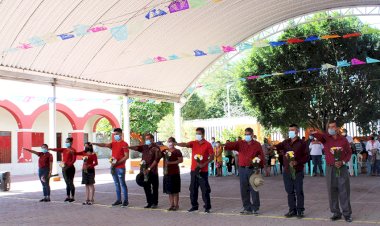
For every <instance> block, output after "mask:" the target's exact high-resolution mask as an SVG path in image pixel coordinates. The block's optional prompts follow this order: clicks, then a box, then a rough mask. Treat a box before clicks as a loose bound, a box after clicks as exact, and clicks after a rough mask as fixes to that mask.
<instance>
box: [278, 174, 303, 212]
mask: <svg viewBox="0 0 380 226" xmlns="http://www.w3.org/2000/svg"><path fill="white" fill-rule="evenodd" d="M282 175H283V178H284V184H285V191H286V193H288V206H289V211H305V208H304V200H305V197H304V194H303V177H304V173H303V172H297V173H296V179H295V180H293V179H292V176H291V175H290V173H287V172H284V173H283V174H282Z"/></svg>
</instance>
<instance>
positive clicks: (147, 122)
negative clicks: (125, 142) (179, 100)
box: [129, 101, 174, 134]
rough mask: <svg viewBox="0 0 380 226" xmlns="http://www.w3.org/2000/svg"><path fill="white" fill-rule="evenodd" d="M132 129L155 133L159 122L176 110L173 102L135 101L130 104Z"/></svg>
mask: <svg viewBox="0 0 380 226" xmlns="http://www.w3.org/2000/svg"><path fill="white" fill-rule="evenodd" d="M129 111H130V114H131V115H130V123H131V131H132V132H135V133H139V134H145V133H154V132H156V131H157V128H158V126H157V125H158V123H159V122H160V121H161V120H162V119H163V118H164V117H165V116H166V115H168V114H172V113H173V111H174V108H173V104H171V103H165V102H162V103H159V104H154V103H142V102H138V101H136V102H133V103H131V105H130V110H129Z"/></svg>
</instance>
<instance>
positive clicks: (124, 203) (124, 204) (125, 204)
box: [121, 201, 129, 208]
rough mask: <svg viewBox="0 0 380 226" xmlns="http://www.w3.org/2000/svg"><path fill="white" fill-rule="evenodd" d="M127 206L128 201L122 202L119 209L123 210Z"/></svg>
mask: <svg viewBox="0 0 380 226" xmlns="http://www.w3.org/2000/svg"><path fill="white" fill-rule="evenodd" d="M128 205H129V202H128V201H124V202H123V204H122V205H121V207H123V208H125V207H127V206H128Z"/></svg>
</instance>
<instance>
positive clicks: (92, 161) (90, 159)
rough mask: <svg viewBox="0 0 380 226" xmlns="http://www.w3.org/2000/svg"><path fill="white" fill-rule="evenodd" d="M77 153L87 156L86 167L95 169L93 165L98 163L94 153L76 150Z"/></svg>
mask: <svg viewBox="0 0 380 226" xmlns="http://www.w3.org/2000/svg"><path fill="white" fill-rule="evenodd" d="M77 155H82V156H87V161H86V164H87V167H88V169H95V166H97V165H98V156H97V155H96V154H95V153H92V154H89V155H87V153H86V152H84V151H81V152H77ZM84 164H85V162H84V161H83V165H84Z"/></svg>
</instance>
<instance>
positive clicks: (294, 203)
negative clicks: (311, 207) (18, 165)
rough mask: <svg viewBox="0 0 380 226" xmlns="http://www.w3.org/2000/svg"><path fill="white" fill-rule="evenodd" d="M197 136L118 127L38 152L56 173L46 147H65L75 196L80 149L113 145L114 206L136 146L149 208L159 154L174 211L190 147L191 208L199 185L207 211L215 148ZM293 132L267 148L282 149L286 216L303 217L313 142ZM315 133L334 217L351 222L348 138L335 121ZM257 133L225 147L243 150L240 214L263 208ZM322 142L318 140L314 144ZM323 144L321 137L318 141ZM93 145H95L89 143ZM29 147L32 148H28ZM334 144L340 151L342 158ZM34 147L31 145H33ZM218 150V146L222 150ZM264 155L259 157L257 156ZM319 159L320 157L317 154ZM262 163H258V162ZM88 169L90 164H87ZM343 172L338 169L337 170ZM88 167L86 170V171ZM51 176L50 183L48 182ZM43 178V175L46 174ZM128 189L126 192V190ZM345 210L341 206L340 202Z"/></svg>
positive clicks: (45, 170)
mask: <svg viewBox="0 0 380 226" xmlns="http://www.w3.org/2000/svg"><path fill="white" fill-rule="evenodd" d="M195 132H196V135H195V140H194V141H190V142H188V143H177V142H176V141H175V139H174V138H169V139H168V141H167V148H164V149H163V148H162V147H160V146H158V145H157V144H156V143H155V142H154V136H153V135H152V134H147V135H146V136H145V144H144V145H139V146H129V145H128V144H127V143H126V142H125V141H124V140H123V139H122V130H121V129H120V128H117V129H115V130H114V139H115V141H113V142H111V143H108V144H100V143H93V144H87V145H88V149H86V150H85V151H83V152H76V150H74V149H73V148H71V145H70V144H72V139H71V138H68V140H67V141H66V148H64V149H48V148H47V145H43V147H42V152H41V153H40V152H34V151H32V152H34V153H35V154H38V155H39V156H40V174H39V175H40V178H43V176H44V175H45V177H46V178H48V177H49V176H50V174H51V162H52V157H51V154H49V153H48V151H47V150H53V151H58V152H62V153H63V161H62V162H63V164H64V165H63V168H62V171H63V175H64V178H65V182H66V184H67V199H66V200H65V201H71V202H72V201H73V200H74V195H75V187H74V185H73V177H74V173H75V168H74V165H73V163H74V162H75V159H76V155H85V156H91V155H94V156H96V155H95V154H92V153H93V149H92V145H96V146H99V147H107V148H110V149H111V150H112V158H111V161H110V162H111V174H112V177H113V180H114V184H115V188H116V201H115V202H114V203H113V204H112V205H113V206H122V207H127V206H128V205H129V201H128V189H127V185H126V183H125V173H126V171H125V162H126V160H127V159H128V158H129V150H130V149H131V150H135V151H138V152H140V153H142V162H141V166H142V167H141V172H140V174H139V175H138V176H137V177H136V181H137V183H138V184H139V185H141V186H142V187H143V188H144V192H145V195H146V201H147V205H146V206H145V208H157V205H158V189H159V176H158V164H159V162H160V159H161V158H163V159H164V169H165V171H164V183H163V184H164V192H165V193H167V194H169V202H170V208H169V209H168V210H169V211H175V210H178V208H179V203H178V202H179V193H180V191H181V177H180V168H179V164H180V163H181V162H182V161H183V157H182V154H181V152H180V150H178V149H177V148H175V147H176V146H178V147H186V148H191V149H192V157H191V160H192V161H191V173H190V177H191V179H190V187H189V190H190V202H191V208H190V209H189V210H188V211H189V212H193V211H197V210H199V203H198V194H199V188H200V190H201V193H202V199H203V202H204V206H203V208H204V211H205V213H210V211H211V208H212V206H211V197H210V194H211V187H210V184H209V181H208V170H209V167H208V165H209V163H210V162H211V161H213V160H214V157H215V152H214V150H213V147H212V145H211V143H209V142H208V141H206V140H205V130H204V128H197V129H196V131H195ZM288 136H289V138H288V139H285V140H284V141H282V142H281V143H279V144H277V145H274V146H270V145H268V147H267V148H268V149H270V150H276V151H277V152H280V153H281V154H282V155H283V156H284V158H283V165H284V172H283V174H282V175H283V181H284V187H285V191H286V192H287V194H288V195H287V199H288V207H289V211H288V212H287V213H286V214H285V217H289V218H290V217H297V218H303V217H304V211H305V207H304V192H303V179H304V164H305V163H307V161H308V159H309V151H308V149H309V147H310V146H311V144H310V145H309V146H308V145H307V142H306V141H304V140H302V139H301V138H300V137H299V128H298V126H297V125H296V124H292V125H290V126H289V134H288ZM312 136H313V137H315V138H316V139H317V140H318V141H319V142H320V143H321V145H322V144H323V150H324V152H325V155H326V163H327V166H326V180H327V188H328V195H329V203H330V210H331V212H332V213H333V216H332V217H331V220H333V221H335V220H339V219H341V218H342V215H343V216H344V218H345V220H346V221H347V222H351V221H352V218H351V213H352V211H351V205H350V180H349V173H348V170H347V163H348V162H349V161H350V158H351V153H352V152H351V149H350V145H349V143H348V141H347V139H346V138H345V137H344V136H342V135H340V130H339V128H338V125H337V123H336V122H335V121H332V122H330V123H329V125H328V131H327V133H317V132H315V131H312ZM254 137H255V135H254V132H253V130H252V129H251V128H246V129H245V134H244V139H241V140H238V141H236V142H227V143H226V144H225V145H222V144H219V145H220V146H224V149H225V150H227V151H232V150H234V151H235V152H237V153H238V156H239V157H238V171H239V177H240V193H241V200H242V204H243V210H242V211H241V214H243V215H250V214H256V215H257V214H259V209H260V195H259V191H258V190H257V189H253V187H252V183H250V178H251V176H252V175H254V174H260V172H261V170H262V169H263V168H264V166H265V160H266V159H265V154H264V152H263V148H262V145H261V144H260V143H259V142H258V141H256V140H255V139H254ZM314 144H315V145H316V144H317V143H313V145H314ZM318 145H319V143H318ZM90 147H91V148H90ZM25 150H28V149H25ZM334 150H339V151H340V155H339V156H340V157H339V158H337V157H336V156H335V154H334ZM28 151H31V150H28ZM217 154H218V152H217ZM89 159H90V157H88V159H87V161H86V162H84V163H83V173H84V175H83V181H82V182H85V183H86V185H87V184H89V185H91V184H92V185H93V184H94V183H95V181H94V180H93V176H95V171H93V170H89V169H93V167H94V166H96V164H97V160H96V157H93V158H92V160H89ZM257 159H259V160H257ZM317 161H319V160H317ZM257 163H258V164H257ZM85 169H87V170H85ZM338 172H339V173H338ZM85 173H87V174H86V175H85ZM44 181H45V182H44V183H42V185H43V186H44V196H45V198H50V197H49V195H50V194H49V193H48V189H46V192H45V185H46V184H47V185H48V181H49V180H48V179H47V180H46V179H45V180H44ZM46 181H47V183H46ZM41 182H43V180H42V179H41ZM121 191H123V194H124V198H122V196H121ZM93 192H94V188H93V187H91V186H89V194H90V196H87V198H88V199H87V201H88V202H89V203H92V202H93V194H94V193H93ZM339 206H340V207H341V208H342V211H341V210H340V207H339Z"/></svg>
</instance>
